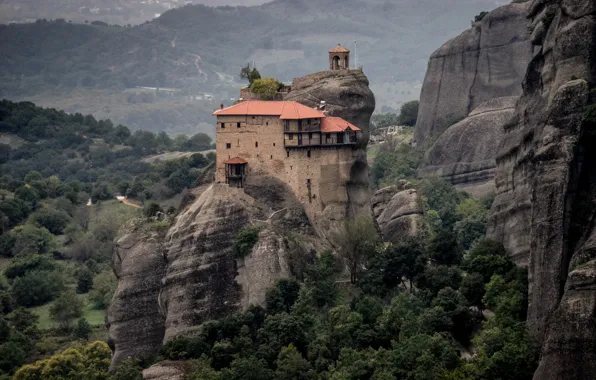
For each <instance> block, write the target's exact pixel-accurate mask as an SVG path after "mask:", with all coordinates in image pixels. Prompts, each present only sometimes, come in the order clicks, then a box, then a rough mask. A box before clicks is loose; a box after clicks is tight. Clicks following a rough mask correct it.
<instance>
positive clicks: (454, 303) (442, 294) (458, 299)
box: [431, 288, 475, 342]
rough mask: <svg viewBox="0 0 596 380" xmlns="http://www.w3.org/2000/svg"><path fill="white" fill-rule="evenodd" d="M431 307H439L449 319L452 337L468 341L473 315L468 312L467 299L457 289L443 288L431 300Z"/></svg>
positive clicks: (473, 321)
mask: <svg viewBox="0 0 596 380" xmlns="http://www.w3.org/2000/svg"><path fill="white" fill-rule="evenodd" d="M431 306H432V307H440V308H441V309H442V310H443V311H444V312H445V316H447V317H448V318H449V319H451V322H452V323H451V324H452V329H451V333H452V334H453V337H454V338H455V339H457V340H458V341H460V342H468V341H469V338H470V334H471V333H472V329H473V328H474V323H475V320H474V317H473V316H472V314H471V313H470V308H469V306H468V301H467V300H466V298H465V297H464V296H463V295H462V294H461V293H459V292H458V291H457V290H453V289H452V288H444V289H441V291H439V293H438V294H437V297H436V298H435V299H434V300H433V301H432V304H431Z"/></svg>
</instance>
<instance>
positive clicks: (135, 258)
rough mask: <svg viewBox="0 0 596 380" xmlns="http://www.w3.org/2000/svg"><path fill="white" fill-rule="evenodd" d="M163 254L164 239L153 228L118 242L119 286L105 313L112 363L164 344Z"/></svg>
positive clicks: (145, 353) (115, 260)
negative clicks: (161, 303)
mask: <svg viewBox="0 0 596 380" xmlns="http://www.w3.org/2000/svg"><path fill="white" fill-rule="evenodd" d="M164 256H165V250H164V248H163V245H162V244H161V239H160V237H159V236H158V235H157V234H155V233H153V232H147V231H141V230H139V229H134V230H131V231H130V233H128V234H127V235H125V236H124V237H122V238H121V239H119V240H118V242H117V243H116V247H115V249H114V255H113V260H112V263H113V267H114V273H115V274H116V277H117V278H118V287H117V289H116V292H115V294H114V298H113V299H112V302H111V304H110V308H109V309H108V313H107V316H106V324H107V326H108V330H109V343H110V346H112V349H113V350H114V356H113V360H112V364H113V365H117V364H118V363H120V362H121V361H123V360H126V359H127V358H139V357H145V356H149V355H151V354H154V353H155V352H156V350H157V349H158V348H159V347H160V346H161V344H162V341H163V336H164V318H163V315H162V314H161V312H160V309H159V306H158V295H159V290H160V286H161V279H162V277H163V275H164V274H165V269H166V261H165V257H164Z"/></svg>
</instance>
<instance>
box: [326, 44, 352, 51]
mask: <svg viewBox="0 0 596 380" xmlns="http://www.w3.org/2000/svg"><path fill="white" fill-rule="evenodd" d="M349 52H350V51H349V50H348V49H346V48H345V47H343V46H341V44H337V46H336V47H334V48H333V49H331V50H329V53H349Z"/></svg>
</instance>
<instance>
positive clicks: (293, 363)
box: [275, 344, 315, 380]
mask: <svg viewBox="0 0 596 380" xmlns="http://www.w3.org/2000/svg"><path fill="white" fill-rule="evenodd" d="M314 378H315V376H314V372H313V370H312V368H311V366H310V363H309V362H308V361H306V360H305V359H304V358H303V357H302V355H301V354H300V353H299V352H298V350H296V347H294V346H293V345H291V344H290V345H289V346H287V347H283V348H282V349H281V351H280V353H279V356H278V357H277V369H276V371H275V379H276V380H309V379H314Z"/></svg>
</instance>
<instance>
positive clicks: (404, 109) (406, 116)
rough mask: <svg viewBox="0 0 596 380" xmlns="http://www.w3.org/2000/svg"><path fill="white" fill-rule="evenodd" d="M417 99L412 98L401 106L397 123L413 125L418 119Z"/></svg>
mask: <svg viewBox="0 0 596 380" xmlns="http://www.w3.org/2000/svg"><path fill="white" fill-rule="evenodd" d="M418 104H419V103H418V100H412V101H410V102H407V103H404V104H403V105H402V106H401V110H400V114H399V123H400V124H402V125H409V126H414V125H416V120H417V119H418Z"/></svg>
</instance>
